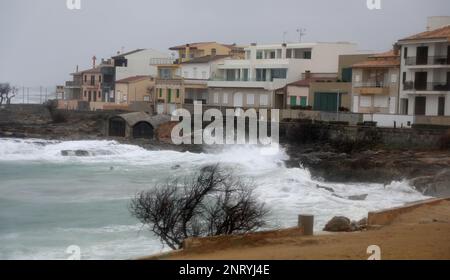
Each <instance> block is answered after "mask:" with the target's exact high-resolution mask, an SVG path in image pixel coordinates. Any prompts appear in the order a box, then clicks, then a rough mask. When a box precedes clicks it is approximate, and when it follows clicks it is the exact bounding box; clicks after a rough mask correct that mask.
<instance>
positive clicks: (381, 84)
mask: <svg viewBox="0 0 450 280" xmlns="http://www.w3.org/2000/svg"><path fill="white" fill-rule="evenodd" d="M354 87H355V88H386V87H388V85H386V84H385V83H384V82H362V83H355V85H354Z"/></svg>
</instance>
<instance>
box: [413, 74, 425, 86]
mask: <svg viewBox="0 0 450 280" xmlns="http://www.w3.org/2000/svg"><path fill="white" fill-rule="evenodd" d="M427 79H428V73H427V72H416V73H415V79H414V81H415V82H414V89H415V90H426V89H427Z"/></svg>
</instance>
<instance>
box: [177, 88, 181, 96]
mask: <svg viewBox="0 0 450 280" xmlns="http://www.w3.org/2000/svg"><path fill="white" fill-rule="evenodd" d="M177 98H180V89H178V88H177Z"/></svg>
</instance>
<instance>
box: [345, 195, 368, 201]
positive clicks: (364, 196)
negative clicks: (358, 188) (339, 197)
mask: <svg viewBox="0 0 450 280" xmlns="http://www.w3.org/2000/svg"><path fill="white" fill-rule="evenodd" d="M368 196H369V195H368V194H362V195H351V196H349V197H348V199H350V200H355V201H363V200H366V198H367V197H368Z"/></svg>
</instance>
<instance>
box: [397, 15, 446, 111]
mask: <svg viewBox="0 0 450 280" xmlns="http://www.w3.org/2000/svg"><path fill="white" fill-rule="evenodd" d="M449 19H450V18H447V24H450V20H449ZM444 22H445V21H444V19H442V18H439V20H437V19H435V18H431V19H430V20H429V24H428V29H430V30H428V31H426V32H423V33H419V34H416V35H413V36H410V37H408V38H405V39H402V40H400V41H398V45H400V46H401V50H402V56H401V64H400V67H401V68H400V71H401V75H402V76H401V77H402V84H401V85H400V108H399V111H400V113H401V114H405V115H426V116H450V44H449V42H450V25H445V26H443V27H442V26H441V27H437V23H444ZM433 28H434V29H433Z"/></svg>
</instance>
